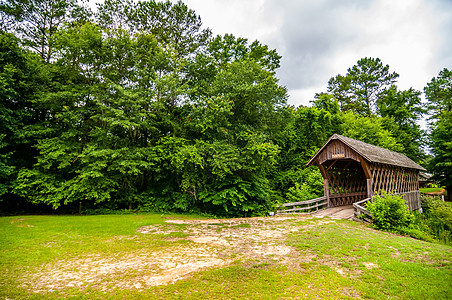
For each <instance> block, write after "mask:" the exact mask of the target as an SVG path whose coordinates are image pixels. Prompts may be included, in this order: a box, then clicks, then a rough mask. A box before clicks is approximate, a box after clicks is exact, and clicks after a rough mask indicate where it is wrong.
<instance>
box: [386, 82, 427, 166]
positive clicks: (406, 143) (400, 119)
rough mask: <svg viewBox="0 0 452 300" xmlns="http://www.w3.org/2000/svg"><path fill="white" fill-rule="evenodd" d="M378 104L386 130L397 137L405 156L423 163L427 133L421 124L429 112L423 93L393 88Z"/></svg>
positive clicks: (387, 91)
mask: <svg viewBox="0 0 452 300" xmlns="http://www.w3.org/2000/svg"><path fill="white" fill-rule="evenodd" d="M377 104H378V108H377V109H378V113H379V115H380V116H381V117H383V118H384V121H383V123H384V128H385V129H386V130H389V131H390V132H391V133H392V135H393V136H394V137H397V141H398V142H399V143H400V144H401V145H402V146H403V148H404V151H403V152H404V154H405V155H407V156H408V157H409V158H411V159H412V160H414V161H416V162H418V163H422V161H423V160H424V159H425V153H424V151H423V150H422V149H423V147H424V146H425V141H424V139H425V132H424V131H423V130H422V129H421V126H420V125H419V123H420V121H421V118H422V116H423V115H424V114H425V113H426V112H427V110H426V109H425V107H424V104H423V103H422V101H421V92H419V91H416V90H414V89H413V88H410V89H408V90H406V91H398V90H397V88H396V87H395V86H392V87H390V88H389V89H388V90H386V91H385V92H384V94H382V95H381V97H380V99H378V101H377Z"/></svg>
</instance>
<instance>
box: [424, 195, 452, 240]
mask: <svg viewBox="0 0 452 300" xmlns="http://www.w3.org/2000/svg"><path fill="white" fill-rule="evenodd" d="M422 209H423V211H424V223H425V224H426V226H428V228H429V230H430V233H431V234H432V235H434V236H436V237H437V238H438V240H439V241H440V242H442V243H444V244H449V245H450V244H452V203H448V202H444V201H442V200H440V199H439V197H435V198H431V197H426V198H423V199H422Z"/></svg>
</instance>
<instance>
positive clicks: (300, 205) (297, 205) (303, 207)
mask: <svg viewBox="0 0 452 300" xmlns="http://www.w3.org/2000/svg"><path fill="white" fill-rule="evenodd" d="M326 206H328V202H327V201H326V197H325V196H323V197H319V198H315V199H311V200H306V201H300V202H291V203H284V204H281V205H279V206H278V207H277V211H276V214H278V215H283V214H290V213H294V212H306V213H308V212H311V211H312V210H314V209H315V210H316V211H317V210H319V209H324V208H326ZM288 207H292V208H288ZM284 208H285V209H284Z"/></svg>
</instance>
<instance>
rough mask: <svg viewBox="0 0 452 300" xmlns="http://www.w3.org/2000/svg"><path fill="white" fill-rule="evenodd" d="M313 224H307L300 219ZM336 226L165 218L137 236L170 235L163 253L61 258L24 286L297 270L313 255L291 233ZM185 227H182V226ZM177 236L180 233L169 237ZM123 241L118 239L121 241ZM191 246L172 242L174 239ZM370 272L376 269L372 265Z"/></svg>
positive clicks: (113, 284)
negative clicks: (233, 269) (291, 240)
mask: <svg viewBox="0 0 452 300" xmlns="http://www.w3.org/2000/svg"><path fill="white" fill-rule="evenodd" d="M307 220H310V221H312V222H307V223H306V224H305V225H300V221H307ZM330 222H334V220H331V219H329V218H316V217H313V216H309V215H297V216H292V215H291V216H276V217H267V218H243V219H224V220H221V219H211V220H181V219H172V220H167V221H166V224H158V225H151V226H144V227H141V228H138V229H137V235H162V234H163V235H168V238H167V240H168V247H166V248H165V249H164V250H163V251H151V250H144V249H141V250H139V251H136V252H130V253H127V254H121V255H119V254H118V255H116V256H110V257H108V256H105V255H103V256H100V255H90V256H85V257H80V258H78V259H62V260H61V261H57V262H54V263H52V264H48V265H45V266H42V268H41V269H40V270H39V271H38V272H33V273H31V274H25V280H24V283H23V285H24V286H25V287H26V288H28V289H30V290H32V291H34V292H37V293H40V292H41V293H42V292H51V291H55V290H62V289H67V288H77V289H83V288H95V289H100V290H104V291H105V290H108V289H111V288H122V289H144V288H146V287H150V286H157V285H164V284H172V283H174V282H176V281H178V280H180V279H185V278H187V277H189V276H191V275H192V274H193V273H194V272H199V271H202V270H207V269H212V268H222V267H226V266H228V265H231V264H232V263H234V262H235V261H237V260H239V259H240V260H241V262H242V263H245V264H246V263H250V264H259V263H269V264H276V263H277V264H284V265H294V266H299V265H300V263H301V262H309V261H311V260H312V259H313V258H314V257H315V255H311V254H309V252H307V251H304V252H303V253H300V252H299V251H297V250H296V249H295V248H293V247H290V246H287V245H286V244H285V243H284V242H285V240H286V238H287V235H288V234H290V233H293V232H297V231H299V230H302V229H303V228H308V227H312V226H316V225H319V224H325V223H330ZM181 224H183V225H184V226H180V225H181ZM174 232H177V233H179V235H181V236H182V237H175V236H178V235H177V234H176V235H174V234H171V233H174ZM118 238H120V237H118ZM181 239H183V240H187V241H188V242H187V243H174V242H173V241H175V240H181ZM325 264H327V265H331V267H333V268H335V269H336V271H337V272H338V273H341V272H344V270H343V269H341V268H340V267H338V266H334V262H331V261H325ZM368 267H370V268H372V267H374V266H370V265H369V266H368Z"/></svg>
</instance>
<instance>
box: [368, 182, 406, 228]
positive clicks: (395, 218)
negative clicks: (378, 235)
mask: <svg viewBox="0 0 452 300" xmlns="http://www.w3.org/2000/svg"><path fill="white" fill-rule="evenodd" d="M367 210H368V211H369V212H370V213H371V214H372V224H373V226H374V227H375V228H377V229H381V230H387V231H394V230H395V231H397V230H398V228H401V227H408V226H409V225H410V224H411V223H412V222H413V216H412V215H411V213H410V211H409V210H408V207H407V206H406V205H405V201H404V200H403V199H402V197H400V196H397V195H389V194H387V193H386V192H384V191H383V192H382V195H381V196H379V195H375V196H374V197H373V198H372V203H369V204H367Z"/></svg>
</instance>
